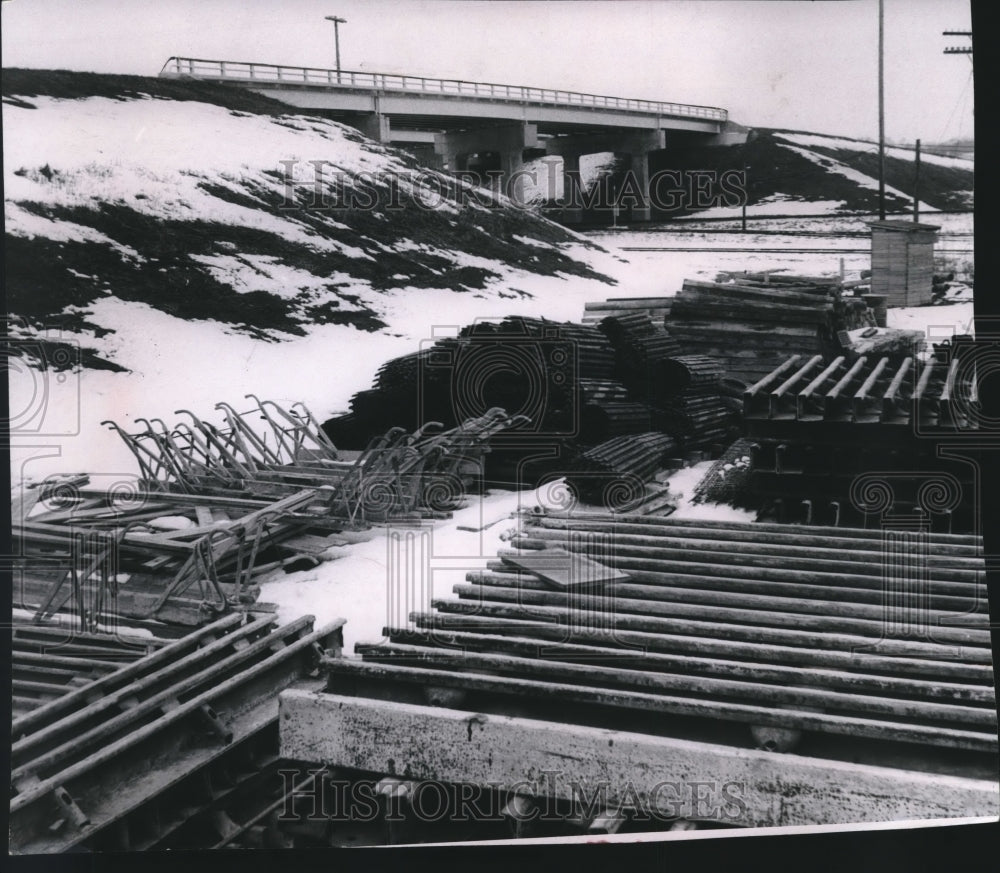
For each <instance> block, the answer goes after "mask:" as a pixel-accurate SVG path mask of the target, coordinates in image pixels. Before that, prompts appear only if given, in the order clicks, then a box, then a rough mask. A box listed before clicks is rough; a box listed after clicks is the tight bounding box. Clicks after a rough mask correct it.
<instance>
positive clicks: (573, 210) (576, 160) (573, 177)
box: [560, 152, 583, 224]
mask: <svg viewBox="0 0 1000 873" xmlns="http://www.w3.org/2000/svg"><path fill="white" fill-rule="evenodd" d="M580 157H581V156H580V155H579V154H577V153H576V152H566V153H565V154H564V155H563V156H562V159H563V170H562V172H563V195H562V200H561V202H562V209H561V210H560V218H561V219H562V220H563V221H565V222H567V223H569V224H579V223H580V222H581V221H582V220H583V189H582V186H581V184H580Z"/></svg>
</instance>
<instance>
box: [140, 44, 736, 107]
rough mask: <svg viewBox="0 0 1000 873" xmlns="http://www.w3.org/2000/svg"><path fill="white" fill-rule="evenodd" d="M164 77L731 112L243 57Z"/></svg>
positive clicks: (170, 69) (167, 69)
mask: <svg viewBox="0 0 1000 873" xmlns="http://www.w3.org/2000/svg"><path fill="white" fill-rule="evenodd" d="M160 75H161V76H192V77H194V78H199V79H233V80H240V81H244V82H276V83H282V84H289V85H292V84H305V85H326V86H331V87H341V88H367V89H372V90H380V91H406V92H408V93H414V92H415V93H427V94H454V95H460V96H465V97H473V98H481V99H484V100H513V101H518V102H523V103H544V104H551V105H554V106H587V107H595V108H607V109H622V110H626V111H629V112H642V113H646V114H649V115H672V116H686V117H693V118H704V119H710V120H712V121H725V120H726V119H727V118H728V115H729V113H728V112H726V110H725V109H718V108H716V107H714V106H695V105H692V104H688V103H662V102H659V101H656V100H633V99H630V98H627V97H605V96H602V95H600V94H585V93H581V92H578V91H560V90H557V89H552V88H531V87H526V86H523V85H498V84H494V83H490V82H466V81H463V80H461V79H429V78H426V77H424V76H402V75H399V74H394V73H363V72H358V71H355V70H340V71H338V70H326V69H319V68H314V67H286V66H280V65H277V64H257V63H248V62H245V61H211V60H204V59H201V58H178V57H173V58H170V59H169V60H168V61H167V62H166V63H165V64H164V65H163V69H162V70H160Z"/></svg>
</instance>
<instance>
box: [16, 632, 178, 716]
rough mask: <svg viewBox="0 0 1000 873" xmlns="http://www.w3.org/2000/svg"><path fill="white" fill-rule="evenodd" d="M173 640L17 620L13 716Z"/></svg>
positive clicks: (23, 713) (43, 703)
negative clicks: (88, 631) (90, 631)
mask: <svg viewBox="0 0 1000 873" xmlns="http://www.w3.org/2000/svg"><path fill="white" fill-rule="evenodd" d="M168 642H169V640H166V639H163V638H160V637H155V636H138V635H136V634H134V633H131V632H126V631H123V630H116V632H115V633H113V634H111V633H83V632H81V631H79V630H73V629H71V628H69V627H66V626H59V625H51V624H35V623H33V622H32V623H24V622H22V621H20V620H15V624H14V626H13V627H12V628H11V661H10V663H11V674H12V692H13V694H12V709H13V712H12V715H13V716H14V719H15V720H17V719H19V718H21V717H22V716H24V715H27V714H28V713H29V712H31V711H32V710H34V709H37V708H38V707H40V706H45V705H46V704H48V703H49V702H51V701H52V700H55V699H56V698H58V697H62V696H63V695H64V694H67V693H69V692H70V691H75V690H76V689H78V688H80V687H82V686H84V685H89V684H90V683H91V682H94V681H95V680H97V679H100V678H101V677H103V676H106V675H107V674H108V673H113V672H115V671H116V670H117V669H119V668H120V667H121V666H122V665H123V664H127V663H129V662H130V661H136V660H138V659H139V658H142V657H143V656H145V655H148V654H151V653H152V652H154V651H156V650H157V649H159V648H161V647H162V646H165V645H166V644H167V643H168Z"/></svg>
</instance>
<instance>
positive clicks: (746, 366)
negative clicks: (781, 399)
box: [667, 279, 834, 383]
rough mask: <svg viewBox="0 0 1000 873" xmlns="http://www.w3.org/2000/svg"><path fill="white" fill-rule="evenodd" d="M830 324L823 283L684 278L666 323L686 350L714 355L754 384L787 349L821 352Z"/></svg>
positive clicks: (831, 306)
mask: <svg viewBox="0 0 1000 873" xmlns="http://www.w3.org/2000/svg"><path fill="white" fill-rule="evenodd" d="M833 324H834V302H833V297H832V295H831V293H830V286H827V285H822V286H817V285H811V284H808V285H807V284H805V283H798V282H796V283H790V282H782V283H778V284H766V283H763V282H753V281H751V280H750V279H743V280H741V281H740V282H739V283H737V282H699V281H694V280H692V279H686V280H685V281H684V285H683V287H682V288H681V290H680V292H679V293H678V294H677V296H676V297H674V299H673V304H672V306H671V308H670V315H669V319H668V322H667V328H668V330H669V331H670V333H671V335H673V336H675V337H677V339H678V340H679V341H680V342H681V344H682V345H683V346H684V348H685V351H686V352H688V353H690V354H701V355H708V356H710V357H714V358H718V359H719V360H721V361H723V362H724V366H725V369H726V371H727V373H729V374H731V375H732V376H734V377H736V378H740V379H743V380H744V381H746V382H751V383H752V382H756V381H757V380H758V379H760V378H762V377H763V376H765V375H766V374H767V373H769V372H770V371H771V370H772V369H774V367H775V365H776V364H777V363H778V362H780V361H781V360H783V359H784V358H786V357H787V356H788V355H789V354H817V353H819V352H821V351H822V350H823V348H824V342H827V341H829V339H830V338H831V337H832V336H833V333H831V331H832V330H833Z"/></svg>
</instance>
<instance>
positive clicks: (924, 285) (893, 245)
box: [868, 219, 941, 306]
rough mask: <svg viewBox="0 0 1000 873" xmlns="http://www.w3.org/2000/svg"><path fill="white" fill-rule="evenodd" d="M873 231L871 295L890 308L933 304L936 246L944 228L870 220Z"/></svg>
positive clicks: (901, 220)
mask: <svg viewBox="0 0 1000 873" xmlns="http://www.w3.org/2000/svg"><path fill="white" fill-rule="evenodd" d="M868 226H869V227H870V228H871V229H872V294H878V295H881V296H883V297H885V298H886V305H887V306H919V305H920V304H922V303H930V302H931V288H932V285H933V277H934V243H935V242H936V241H937V232H938V231H939V230H940V229H941V228H940V227H939V226H937V225H934V224H922V223H920V222H916V221H906V220H903V219H888V220H886V221H869V222H868Z"/></svg>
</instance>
